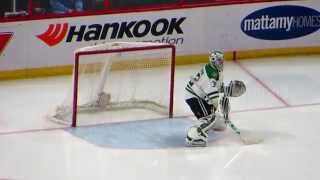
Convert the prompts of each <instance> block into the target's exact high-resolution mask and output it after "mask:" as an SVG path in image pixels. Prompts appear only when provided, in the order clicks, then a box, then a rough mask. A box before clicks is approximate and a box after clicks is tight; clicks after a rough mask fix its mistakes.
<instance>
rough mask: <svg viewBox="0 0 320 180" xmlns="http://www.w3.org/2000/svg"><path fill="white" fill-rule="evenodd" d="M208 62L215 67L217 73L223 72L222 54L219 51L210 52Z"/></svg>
mask: <svg viewBox="0 0 320 180" xmlns="http://www.w3.org/2000/svg"><path fill="white" fill-rule="evenodd" d="M209 62H210V65H211V66H215V67H217V69H218V71H219V72H221V71H223V53H222V52H220V51H212V52H210V55H209Z"/></svg>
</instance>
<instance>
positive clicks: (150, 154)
mask: <svg viewBox="0 0 320 180" xmlns="http://www.w3.org/2000/svg"><path fill="white" fill-rule="evenodd" d="M319 58H320V56H297V57H290V58H288V57H279V58H265V59H252V60H243V61H240V62H238V63H237V62H226V64H225V72H224V78H225V81H229V80H232V79H240V80H243V81H244V82H245V83H246V85H247V93H246V94H245V95H244V96H242V97H240V98H237V99H236V98H234V99H232V100H231V103H232V114H231V118H232V121H233V122H234V123H235V124H236V125H237V126H238V127H239V128H240V130H241V131H242V132H244V134H246V133H247V134H250V135H251V136H255V137H259V138H261V139H263V140H264V141H263V142H262V143H260V144H256V145H250V146H247V145H244V144H242V142H241V141H240V140H239V138H238V136H237V135H235V134H234V133H233V131H232V130H231V129H230V128H229V129H227V130H226V131H224V132H219V133H211V134H210V142H209V145H208V147H205V148H188V147H184V145H183V143H184V139H183V138H184V136H185V130H186V128H187V127H189V126H190V125H191V124H192V120H191V119H192V114H191V112H190V110H189V109H188V107H187V106H186V104H185V103H184V100H183V92H184V85H185V82H186V80H187V79H188V77H189V76H190V75H191V74H192V73H194V72H196V71H197V70H198V69H199V68H200V67H201V65H200V64H198V65H189V66H179V67H177V71H176V77H175V79H176V81H175V82H176V83H175V104H174V111H175V112H176V114H175V115H176V118H174V119H172V120H168V119H155V120H142V121H130V122H125V121H121V122H120V121H118V122H117V121H114V122H103V123H101V124H99V125H90V126H82V127H79V128H76V129H72V128H68V127H66V126H63V125H59V124H56V123H53V122H51V121H48V120H46V118H45V115H46V114H47V112H48V110H49V109H50V108H52V106H53V105H54V104H56V103H57V102H59V101H60V100H61V98H62V97H63V96H64V95H65V93H66V92H65V88H66V87H68V86H69V85H68V83H69V79H68V78H64V77H50V78H38V79H29V80H17V81H2V82H0V99H1V102H0V179H30V180H31V179H32V180H38V179H39V180H44V179H45V180H50V179H52V180H60V179H61V180H71V179H73V180H87V179H96V180H98V179H101V180H106V179H112V180H120V179H121V180H129V179H130V180H132V179H136V180H149V179H153V180H160V179H161V180H163V179H167V180H195V179H202V180H206V179H211V180H213V179H219V180H270V179H272V180H283V179H290V180H302V179H304V180H306V179H319V178H320V175H319V173H318V165H319V162H320V155H319V152H320V121H319V119H318V118H319V115H320V93H319V92H320V80H319V76H320V71H319V70H320V60H319ZM135 113H145V112H135ZM132 114H133V113H128V112H127V113H123V116H132Z"/></svg>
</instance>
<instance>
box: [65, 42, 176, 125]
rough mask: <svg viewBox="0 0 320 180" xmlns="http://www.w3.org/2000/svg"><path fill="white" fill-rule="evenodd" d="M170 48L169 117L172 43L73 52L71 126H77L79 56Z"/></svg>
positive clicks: (172, 78)
mask: <svg viewBox="0 0 320 180" xmlns="http://www.w3.org/2000/svg"><path fill="white" fill-rule="evenodd" d="M166 48H168V49H171V65H170V66H171V67H170V92H169V118H172V117H173V96H174V94H173V93H174V74H175V64H176V62H175V61H176V47H175V46H174V45H173V44H159V45H146V46H143V47H128V48H119V49H106V50H93V51H90V50H89V51H81V52H76V53H75V60H74V74H75V75H74V77H73V103H72V124H71V126H72V127H77V111H78V106H77V105H78V83H79V78H78V74H79V61H80V56H86V55H92V54H107V53H117V52H132V51H146V50H154V49H166Z"/></svg>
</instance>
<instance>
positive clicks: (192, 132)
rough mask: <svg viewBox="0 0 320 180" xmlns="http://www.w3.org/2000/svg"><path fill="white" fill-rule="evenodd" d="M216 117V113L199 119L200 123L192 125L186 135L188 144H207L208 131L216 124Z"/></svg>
mask: <svg viewBox="0 0 320 180" xmlns="http://www.w3.org/2000/svg"><path fill="white" fill-rule="evenodd" d="M215 121H216V118H215V115H214V114H211V115H209V116H206V117H203V118H200V119H199V123H197V124H196V125H195V126H192V127H191V128H190V129H189V130H188V132H187V137H186V144H187V145H188V146H206V145H207V141H208V134H207V133H208V131H209V130H210V129H211V128H212V127H213V125H214V124H215Z"/></svg>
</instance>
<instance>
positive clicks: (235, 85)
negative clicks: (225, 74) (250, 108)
mask: <svg viewBox="0 0 320 180" xmlns="http://www.w3.org/2000/svg"><path fill="white" fill-rule="evenodd" d="M245 92H246V85H245V84H244V83H243V82H242V81H239V80H233V81H230V83H229V86H228V96H230V97H239V96H241V95H243V94H244V93H245Z"/></svg>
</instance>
